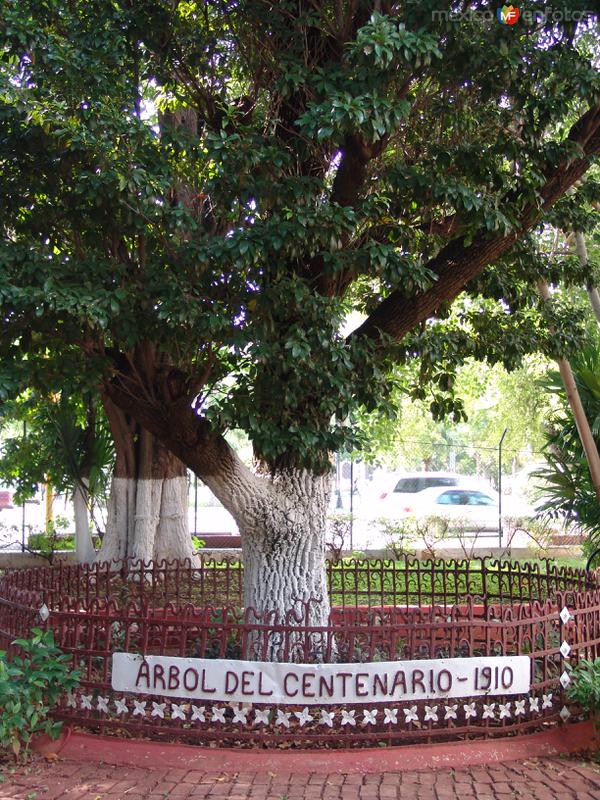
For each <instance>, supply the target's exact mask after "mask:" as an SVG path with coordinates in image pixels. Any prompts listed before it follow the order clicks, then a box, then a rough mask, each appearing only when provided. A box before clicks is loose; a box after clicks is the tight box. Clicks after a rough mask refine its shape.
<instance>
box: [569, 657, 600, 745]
mask: <svg viewBox="0 0 600 800" xmlns="http://www.w3.org/2000/svg"><path fill="white" fill-rule="evenodd" d="M567 694H568V696H569V697H570V698H571V700H574V701H575V702H576V703H577V704H578V705H580V706H581V707H582V708H584V709H585V710H586V711H587V712H588V713H589V715H590V717H591V718H592V722H593V723H594V731H595V734H596V736H595V747H596V749H597V748H598V743H599V741H600V658H596V659H594V660H593V661H592V660H588V659H582V660H581V661H580V662H579V664H577V666H575V667H574V668H573V670H572V671H571V685H570V686H569V689H568V691H567Z"/></svg>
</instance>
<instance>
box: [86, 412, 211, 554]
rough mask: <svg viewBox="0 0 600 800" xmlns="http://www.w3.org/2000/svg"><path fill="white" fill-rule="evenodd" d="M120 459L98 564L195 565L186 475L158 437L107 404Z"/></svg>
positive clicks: (116, 466) (115, 473)
mask: <svg viewBox="0 0 600 800" xmlns="http://www.w3.org/2000/svg"><path fill="white" fill-rule="evenodd" d="M105 408H106V412H107V416H108V419H109V422H110V425H111V429H112V432H113V436H114V441H115V449H116V453H117V458H116V462H115V469H114V473H113V479H112V484H111V492H110V498H109V502H108V519H107V526H106V533H105V535H104V539H103V541H102V547H101V548H100V552H99V553H98V560H99V561H113V560H115V561H118V560H121V559H123V558H133V559H136V560H141V561H146V562H149V561H161V560H163V559H166V560H169V561H171V560H175V559H185V558H190V559H192V560H194V561H197V557H195V556H194V553H193V545H192V540H191V536H190V532H189V526H188V508H187V488H188V486H187V470H186V468H185V466H184V465H183V464H182V462H181V461H180V460H179V459H178V458H177V457H176V456H174V455H173V454H172V453H170V452H169V451H168V450H167V449H166V448H165V447H164V445H162V444H161V443H160V442H159V441H158V439H156V437H154V436H153V435H152V434H151V433H149V432H148V431H147V430H145V429H144V428H141V426H139V425H138V424H137V423H136V422H134V421H133V420H132V419H131V418H129V417H128V415H126V414H124V413H123V412H121V411H120V410H118V409H117V408H116V407H115V406H114V405H113V404H112V403H111V402H110V401H108V400H107V401H106V402H105Z"/></svg>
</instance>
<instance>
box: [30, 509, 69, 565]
mask: <svg viewBox="0 0 600 800" xmlns="http://www.w3.org/2000/svg"><path fill="white" fill-rule="evenodd" d="M68 527H69V521H68V520H67V519H66V518H65V517H56V518H55V519H54V520H53V521H51V522H50V524H49V526H48V530H46V531H34V532H32V533H31V532H30V534H29V539H28V542H27V546H26V548H25V549H26V550H27V551H28V552H30V553H35V554H36V555H39V556H41V557H42V558H45V559H46V560H47V561H48V562H49V563H50V564H52V563H53V561H54V557H55V555H56V553H57V552H58V551H59V550H74V549H75V537H74V536H67V535H66V534H65V531H66V530H67V528H68Z"/></svg>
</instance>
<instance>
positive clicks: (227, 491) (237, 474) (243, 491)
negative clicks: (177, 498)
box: [103, 377, 269, 523]
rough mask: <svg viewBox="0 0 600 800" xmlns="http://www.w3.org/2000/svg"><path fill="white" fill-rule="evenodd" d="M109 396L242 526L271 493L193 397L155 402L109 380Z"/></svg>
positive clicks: (117, 379)
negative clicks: (201, 412) (196, 406)
mask: <svg viewBox="0 0 600 800" xmlns="http://www.w3.org/2000/svg"><path fill="white" fill-rule="evenodd" d="M103 394H104V396H105V397H106V398H108V399H109V401H112V402H113V403H114V404H115V405H116V406H118V407H119V408H120V409H121V410H122V411H125V412H126V413H128V414H131V416H132V417H133V418H134V419H136V420H137V421H138V422H139V423H140V424H141V425H142V426H143V427H144V428H145V429H146V430H148V431H150V433H152V434H154V435H155V436H156V438H157V439H159V440H160V441H161V442H162V444H164V445H165V447H166V448H167V449H168V450H170V451H171V452H172V453H173V454H174V455H175V456H177V457H178V458H179V459H180V460H181V461H183V463H184V464H186V466H188V467H189V468H190V469H192V470H193V471H194V472H195V473H196V474H197V475H198V477H200V478H201V479H202V480H203V481H204V483H205V484H206V485H207V486H208V487H209V489H210V490H211V491H212V492H213V494H214V495H215V496H216V497H217V498H218V499H219V500H220V501H221V502H222V503H223V505H224V506H225V507H226V508H227V510H228V511H229V512H230V513H231V514H232V515H233V517H234V518H235V519H236V521H237V522H238V523H239V521H240V520H242V519H243V518H244V515H245V514H246V513H247V510H248V509H249V508H250V507H251V505H252V504H253V503H254V504H255V503H256V502H257V499H258V498H259V497H260V496H263V497H264V495H265V494H266V493H268V491H269V490H268V486H267V485H266V483H265V481H263V480H261V479H260V478H259V477H257V476H256V475H254V473H253V472H252V471H251V470H249V469H248V467H246V465H245V464H244V463H243V462H242V461H241V459H240V458H239V457H238V455H237V454H236V452H235V451H234V450H233V449H232V448H231V447H230V446H229V444H228V443H227V441H226V440H225V438H224V437H223V436H222V435H221V434H219V433H215V432H214V431H213V430H212V429H211V426H210V425H209V423H208V422H207V420H206V419H204V418H203V417H200V416H198V414H196V413H195V411H194V410H193V409H192V407H191V402H190V399H189V397H182V398H180V399H179V400H177V401H175V402H172V403H165V402H160V403H159V402H156V403H151V402H149V401H148V400H146V399H144V398H143V396H142V395H141V393H140V394H138V396H135V395H134V394H133V393H132V392H131V391H129V390H128V389H125V388H124V387H122V386H121V385H120V381H119V378H118V377H113V379H112V380H107V381H105V383H104V386H103Z"/></svg>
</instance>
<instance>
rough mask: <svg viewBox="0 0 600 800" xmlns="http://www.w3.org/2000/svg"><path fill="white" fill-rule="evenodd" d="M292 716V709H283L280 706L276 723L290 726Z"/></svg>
mask: <svg viewBox="0 0 600 800" xmlns="http://www.w3.org/2000/svg"><path fill="white" fill-rule="evenodd" d="M291 716H292V714H291V712H290V711H282V710H281V709H280V708H278V709H277V718H276V719H275V725H283V727H284V728H289V727H290V717H291Z"/></svg>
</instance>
